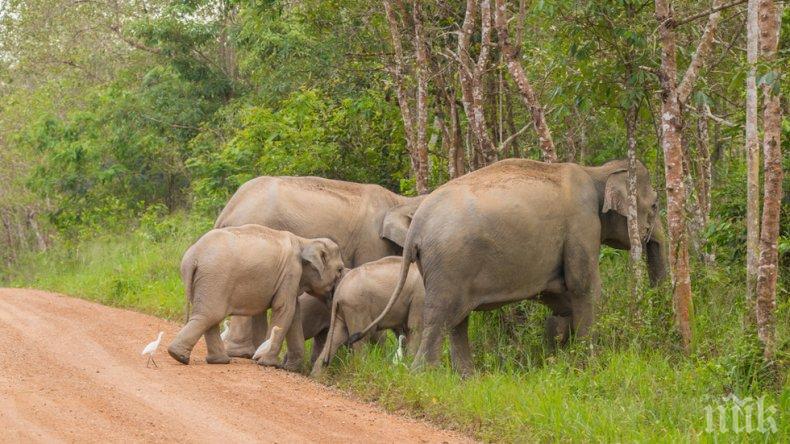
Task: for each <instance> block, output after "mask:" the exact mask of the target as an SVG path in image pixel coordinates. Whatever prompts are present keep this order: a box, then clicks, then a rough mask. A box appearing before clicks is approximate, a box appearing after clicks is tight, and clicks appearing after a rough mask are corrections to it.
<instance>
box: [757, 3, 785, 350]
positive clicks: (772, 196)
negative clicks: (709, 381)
mask: <svg viewBox="0 0 790 444" xmlns="http://www.w3.org/2000/svg"><path fill="white" fill-rule="evenodd" d="M781 9H782V6H781V3H780V4H779V5H776V4H775V3H774V2H773V0H760V6H759V12H758V19H759V23H760V53H761V57H760V58H761V60H762V61H764V62H765V63H767V64H769V66H770V71H769V72H770V73H772V74H773V76H768V78H772V79H773V81H766V82H764V83H763V84H762V90H763V156H764V162H765V164H764V177H765V178H764V180H765V189H764V194H763V221H762V227H761V230H760V261H759V263H758V269H757V313H756V314H757V336H758V337H759V339H760V342H762V344H763V354H764V355H765V358H766V359H768V360H771V359H773V357H774V353H775V351H776V343H775V338H774V336H775V334H776V325H775V318H774V315H775V312H776V279H777V274H778V266H779V254H778V251H777V241H778V239H779V211H780V205H781V201H782V146H781V143H780V142H781V141H780V137H781V133H782V108H781V106H780V94H781V89H780V88H779V79H780V78H781V72H780V69H781V68H780V67H778V66H776V62H777V60H776V52H777V48H778V46H779V29H780V28H779V25H780V21H781V16H782V14H781ZM764 78H765V77H764Z"/></svg>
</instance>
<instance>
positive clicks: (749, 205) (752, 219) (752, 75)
mask: <svg viewBox="0 0 790 444" xmlns="http://www.w3.org/2000/svg"><path fill="white" fill-rule="evenodd" d="M759 1H760V0H749V5H748V11H747V19H746V59H747V61H748V62H749V73H748V75H747V77H746V294H747V298H748V302H749V305H750V306H751V307H752V308H753V307H754V300H755V297H756V293H755V288H756V285H757V259H758V248H759V242H760V207H759V205H760V143H759V140H758V137H759V135H758V126H757V80H756V78H757V67H756V64H757V58H758V57H759V54H760V50H759V43H760V42H759V39H760V37H759V24H758V22H757V7H758V2H759Z"/></svg>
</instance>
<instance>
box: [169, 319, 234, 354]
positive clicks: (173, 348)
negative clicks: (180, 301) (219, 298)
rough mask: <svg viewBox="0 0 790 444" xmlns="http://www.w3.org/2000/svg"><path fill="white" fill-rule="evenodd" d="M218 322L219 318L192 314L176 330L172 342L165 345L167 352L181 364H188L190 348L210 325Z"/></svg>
mask: <svg viewBox="0 0 790 444" xmlns="http://www.w3.org/2000/svg"><path fill="white" fill-rule="evenodd" d="M220 320H221V319H220ZM218 323H219V320H217V319H209V318H207V317H206V316H205V315H202V314H199V313H195V314H193V315H192V316H191V317H190V318H189V321H188V322H187V323H186V325H184V327H183V328H182V329H181V331H179V332H178V335H176V338H175V339H173V342H171V343H170V345H169V346H168V347H167V352H168V353H169V354H170V356H172V357H173V359H175V360H176V361H178V362H180V363H182V364H189V355H191V354H192V349H193V348H194V347H195V344H197V341H198V340H199V339H200V337H201V336H203V334H205V333H206V332H207V331H208V330H209V329H210V328H211V327H212V326H216V324H218Z"/></svg>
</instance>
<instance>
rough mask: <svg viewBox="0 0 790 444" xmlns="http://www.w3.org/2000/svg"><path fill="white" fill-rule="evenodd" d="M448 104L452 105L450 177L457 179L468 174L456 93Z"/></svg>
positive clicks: (449, 153) (449, 155) (452, 94)
mask: <svg viewBox="0 0 790 444" xmlns="http://www.w3.org/2000/svg"><path fill="white" fill-rule="evenodd" d="M448 103H449V105H450V110H449V112H450V128H449V130H450V150H449V152H448V157H449V162H450V165H451V167H450V168H451V171H450V177H451V178H453V179H455V178H456V177H461V176H463V175H464V173H465V172H466V171H465V170H464V169H465V167H464V149H463V145H461V122H460V119H459V118H458V104H457V103H456V101H455V91H454V90H453V91H451V94H450V97H449V100H448Z"/></svg>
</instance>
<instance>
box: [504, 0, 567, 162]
mask: <svg viewBox="0 0 790 444" xmlns="http://www.w3.org/2000/svg"><path fill="white" fill-rule="evenodd" d="M495 17H496V18H495V23H496V28H497V32H498V34H499V46H500V48H501V50H502V52H503V53H504V54H505V59H506V60H507V67H508V70H509V71H510V75H511V76H513V80H515V82H516V85H518V90H519V92H520V93H521V98H522V99H523V100H524V103H525V104H526V105H527V107H528V108H529V110H530V113H531V114H532V122H533V124H534V125H535V131H537V133H538V140H539V143H540V150H541V153H542V155H543V160H544V161H545V162H556V161H557V150H556V148H555V147H554V140H553V139H552V137H551V130H550V129H549V125H548V123H547V122H546V115H545V114H544V112H543V106H541V104H540V102H539V101H538V97H537V95H535V90H534V89H533V88H532V85H531V84H530V82H529V79H527V74H526V73H525V72H524V67H522V66H521V61H520V60H519V56H518V48H516V47H514V46H512V45H511V44H510V41H509V39H508V30H507V24H508V21H509V19H508V13H507V6H506V5H505V0H496V13H495Z"/></svg>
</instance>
